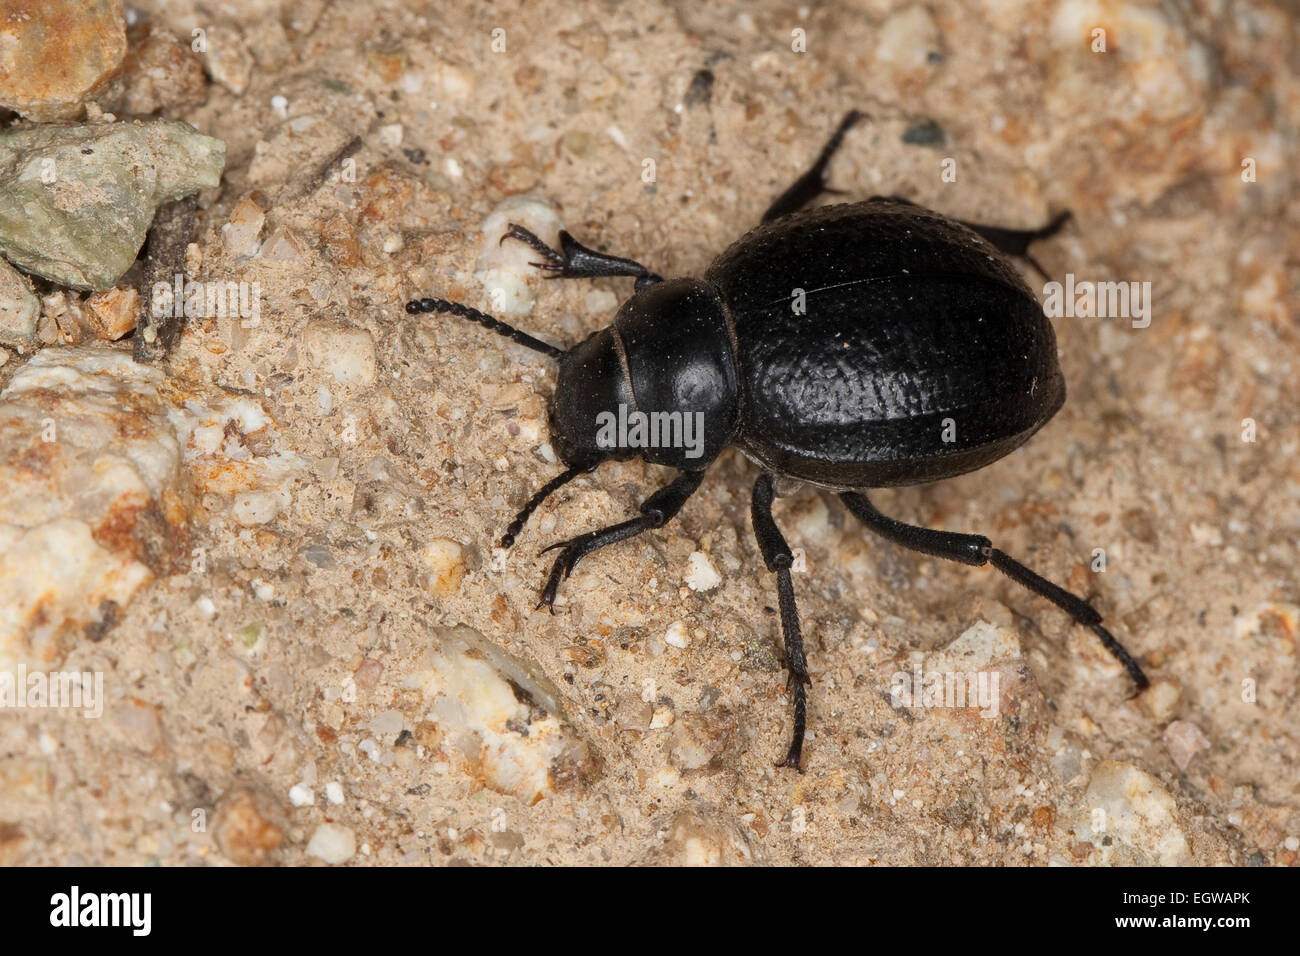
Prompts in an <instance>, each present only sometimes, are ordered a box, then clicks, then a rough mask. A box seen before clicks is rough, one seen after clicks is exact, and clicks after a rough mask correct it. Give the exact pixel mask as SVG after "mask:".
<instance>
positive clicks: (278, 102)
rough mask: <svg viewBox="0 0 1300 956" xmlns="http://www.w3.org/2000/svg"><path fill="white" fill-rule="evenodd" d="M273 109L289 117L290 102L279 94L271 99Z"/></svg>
mask: <svg viewBox="0 0 1300 956" xmlns="http://www.w3.org/2000/svg"><path fill="white" fill-rule="evenodd" d="M271 109H273V110H275V111H276V112H277V113H279V114H280V115H281V116H287V115H289V101H288V100H286V99H285V98H284V97H283V96H281V95H280V94H279V93H277V94H275V96H273V97H271Z"/></svg>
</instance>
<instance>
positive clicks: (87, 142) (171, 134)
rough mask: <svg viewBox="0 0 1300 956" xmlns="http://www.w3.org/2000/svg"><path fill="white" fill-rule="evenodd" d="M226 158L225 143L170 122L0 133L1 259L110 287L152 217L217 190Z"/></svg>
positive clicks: (67, 280)
mask: <svg viewBox="0 0 1300 956" xmlns="http://www.w3.org/2000/svg"><path fill="white" fill-rule="evenodd" d="M225 158H226V144H225V143H224V142H222V141H221V140H219V139H214V138H212V137H210V136H204V135H202V134H201V133H198V132H196V131H195V130H194V129H193V128H191V127H190V126H188V125H187V124H185V123H178V122H174V121H171V120H154V121H151V122H147V123H105V124H97V125H88V126H37V127H28V128H25V129H18V130H13V131H11V132H8V133H4V134H0V252H3V253H4V254H5V256H7V257H8V259H9V260H10V261H11V262H13V263H14V265H16V266H18V267H19V268H21V269H23V270H25V271H27V272H33V273H35V274H37V275H41V276H44V277H45V278H47V279H51V280H53V281H55V282H59V283H62V284H63V285H67V286H71V287H73V288H76V289H89V290H93V291H99V290H102V289H107V288H110V287H111V286H112V285H113V284H114V283H116V282H117V280H118V279H119V278H120V277H121V276H122V274H123V273H124V272H126V270H127V269H129V268H130V267H131V264H132V263H133V262H135V259H136V255H137V253H138V252H139V251H140V246H141V245H142V244H143V243H144V239H145V235H146V233H147V232H148V230H149V224H150V223H151V222H152V221H153V215H154V210H155V209H156V208H157V207H158V206H159V205H161V204H162V203H164V202H169V201H171V200H173V199H179V198H180V197H181V196H185V195H188V194H189V193H192V192H195V191H197V190H199V189H203V188H207V187H211V186H216V185H217V184H218V183H219V182H220V181H221V171H222V168H223V167H224V166H225Z"/></svg>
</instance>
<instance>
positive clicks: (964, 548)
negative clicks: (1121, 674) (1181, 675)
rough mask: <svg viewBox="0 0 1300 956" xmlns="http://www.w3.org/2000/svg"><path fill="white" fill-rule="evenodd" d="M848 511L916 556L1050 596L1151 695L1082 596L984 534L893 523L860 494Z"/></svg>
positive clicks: (848, 495)
mask: <svg viewBox="0 0 1300 956" xmlns="http://www.w3.org/2000/svg"><path fill="white" fill-rule="evenodd" d="M840 499H841V500H842V501H843V502H844V505H845V507H847V508H848V509H849V511H851V512H852V513H853V515H854V517H856V518H857V519H858V520H859V521H861V522H862V523H863V524H865V525H866V526H867V527H868V528H870V529H871V530H872V531H874V532H876V534H878V535H880V536H881V537H882V538H886V539H888V540H889V541H893V542H894V543H895V544H901V545H902V546H903V547H905V548H910V549H911V550H913V551H920V552H921V553H922V554H928V555H932V556H933V557H936V558H946V559H948V560H949V561H959V562H961V563H962V564H969V565H972V566H974V567H983V566H984V565H986V564H992V565H993V567H995V568H997V569H998V570H999V571H1001V572H1002V573H1003V574H1005V575H1006V576H1007V577H1009V578H1011V580H1013V581H1015V582H1016V583H1017V584H1019V585H1021V586H1022V587H1026V588H1028V589H1029V590H1031V591H1033V592H1034V593H1035V594H1037V595H1039V596H1040V597H1045V598H1047V600H1049V601H1051V602H1052V603H1053V604H1055V605H1056V606H1057V607H1059V608H1060V609H1061V610H1062V611H1064V612H1065V613H1066V614H1068V615H1070V617H1071V618H1073V619H1074V622H1075V623H1076V624H1082V625H1083V626H1084V627H1086V628H1089V629H1090V630H1091V631H1092V632H1093V633H1094V634H1096V635H1097V637H1098V638H1100V639H1101V643H1102V645H1103V646H1105V648H1106V650H1108V651H1109V652H1110V653H1111V655H1112V656H1113V657H1114V658H1115V659H1116V660H1117V661H1119V662H1120V664H1122V665H1123V667H1124V670H1125V671H1127V672H1128V675H1129V677H1130V678H1132V680H1133V683H1134V684H1136V685H1137V689H1138V690H1139V691H1143V690H1146V689H1147V687H1148V686H1150V681H1148V680H1147V676H1146V674H1144V673H1143V672H1142V667H1141V666H1140V665H1139V664H1138V662H1137V661H1136V660H1134V659H1133V655H1131V654H1130V653H1129V652H1128V651H1127V650H1125V649H1124V645H1123V644H1121V643H1120V642H1119V641H1117V640H1116V639H1115V636H1114V635H1113V634H1111V633H1110V631H1108V630H1106V628H1104V627H1102V626H1101V615H1100V614H1099V613H1097V610H1096V609H1095V608H1094V607H1093V606H1092V605H1091V604H1089V603H1088V602H1087V601H1085V600H1084V599H1083V598H1081V597H1077V596H1076V595H1073V594H1071V593H1070V592H1069V591H1067V590H1065V589H1064V588H1062V587H1058V586H1057V585H1055V584H1053V583H1052V582H1051V581H1049V580H1047V578H1045V577H1043V576H1042V575H1040V574H1037V573H1035V572H1034V571H1031V570H1030V569H1029V568H1027V567H1025V566H1024V565H1023V564H1021V563H1020V562H1019V561H1017V560H1016V559H1015V558H1013V557H1011V556H1010V555H1008V554H1006V553H1004V552H1002V551H999V550H998V549H997V548H995V547H993V542H991V541H990V540H989V539H988V538H986V537H984V536H983V535H981V534H961V533H959V532H956V531H934V530H931V529H930V528H918V527H916V526H915V525H910V524H904V523H903V522H901V521H897V520H895V519H893V518H889V517H886V516H885V515H883V514H881V513H880V512H879V511H877V510H876V508H875V506H874V505H873V504H872V503H871V502H870V501H868V500H867V496H866V495H863V494H859V493H858V492H855V491H846V492H844V493H842V494H841V495H840Z"/></svg>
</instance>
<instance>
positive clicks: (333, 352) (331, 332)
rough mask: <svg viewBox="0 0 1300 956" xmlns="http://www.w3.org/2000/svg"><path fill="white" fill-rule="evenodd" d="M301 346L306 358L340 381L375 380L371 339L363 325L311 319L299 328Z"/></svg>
mask: <svg viewBox="0 0 1300 956" xmlns="http://www.w3.org/2000/svg"><path fill="white" fill-rule="evenodd" d="M303 347H304V349H305V351H306V353H307V359H308V361H310V362H311V364H312V365H314V366H316V367H317V368H319V369H321V370H323V371H325V372H327V373H328V374H329V375H330V377H331V378H333V379H334V381H335V382H337V383H339V384H340V385H361V386H364V385H369V384H371V383H372V382H374V380H375V342H374V339H372V338H371V337H370V333H369V332H367V331H366V330H365V329H358V328H354V327H351V326H347V325H343V324H341V323H338V322H331V321H328V320H325V319H313V320H312V321H311V322H310V323H308V325H307V328H306V329H305V330H304V331H303Z"/></svg>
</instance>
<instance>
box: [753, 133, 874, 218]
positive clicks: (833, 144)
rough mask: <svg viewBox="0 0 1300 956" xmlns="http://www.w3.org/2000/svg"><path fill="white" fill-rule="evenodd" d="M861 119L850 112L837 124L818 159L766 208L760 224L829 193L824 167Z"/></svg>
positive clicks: (793, 210)
mask: <svg viewBox="0 0 1300 956" xmlns="http://www.w3.org/2000/svg"><path fill="white" fill-rule="evenodd" d="M860 119H862V114H861V113H859V112H858V111H857V110H850V111H849V114H848V115H847V116H845V117H844V119H842V120H841V121H840V125H839V126H838V127H837V128H836V130H835V132H834V133H832V134H831V138H830V139H828V140H827V141H826V145H825V146H823V147H822V151H821V153H820V154H819V155H818V156H817V159H816V161H815V162H814V163H813V164H812V166H811V168H809V169H808V171H807V172H805V173H804V174H803V175H802V176H800V177H799V178H798V179H796V180H795V181H794V184H793V185H791V186H790V188H789V189H787V190H786V191H785V192H783V193H781V195H779V196H777V197H776V199H775V200H774V201H773V202H772V205H770V206H768V207H767V212H765V213H763V219H762V221H763V222H770V221H771V220H773V219H780V218H781V217H782V216H787V215H789V214H790V213H792V212H797V211H799V210H800V209H802V208H803V207H804V206H806V205H808V203H810V202H812V201H813V200H814V199H816V198H817V197H818V196H820V195H821V194H822V193H824V192H827V191H828V190H827V189H826V167H827V166H829V165H830V162H831V157H832V156H834V155H835V151H836V150H837V149H839V148H840V144H841V143H843V142H844V137H845V136H846V135H847V134H848V132H849V130H850V129H852V128H853V124H854V123H856V122H857V121H858V120H860Z"/></svg>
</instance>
